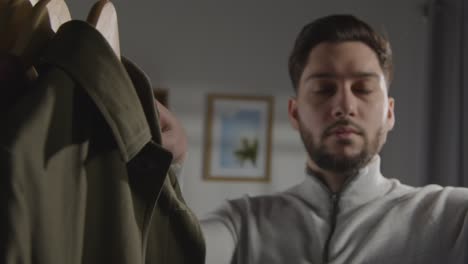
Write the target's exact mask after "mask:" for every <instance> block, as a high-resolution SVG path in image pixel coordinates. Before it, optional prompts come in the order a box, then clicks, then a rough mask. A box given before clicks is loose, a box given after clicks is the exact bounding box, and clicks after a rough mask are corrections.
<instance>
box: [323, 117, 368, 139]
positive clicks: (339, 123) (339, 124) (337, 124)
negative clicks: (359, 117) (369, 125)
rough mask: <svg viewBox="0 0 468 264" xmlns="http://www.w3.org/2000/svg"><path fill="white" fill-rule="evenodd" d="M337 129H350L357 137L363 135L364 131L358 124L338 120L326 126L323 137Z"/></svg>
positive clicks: (347, 120) (346, 120)
mask: <svg viewBox="0 0 468 264" xmlns="http://www.w3.org/2000/svg"><path fill="white" fill-rule="evenodd" d="M337 127H351V128H353V129H354V130H355V131H356V134H358V135H364V129H363V128H362V127H361V126H359V125H358V124H356V123H354V122H353V121H351V120H349V119H340V120H338V121H336V122H335V123H333V124H331V125H330V126H328V127H327V128H326V129H325V131H324V133H323V136H324V137H327V136H330V135H332V134H333V130H334V129H336V128H337Z"/></svg>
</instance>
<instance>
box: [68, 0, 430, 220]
mask: <svg viewBox="0 0 468 264" xmlns="http://www.w3.org/2000/svg"><path fill="white" fill-rule="evenodd" d="M422 1H423V0H411V1H410V0H393V1H386V0H379V1H376V0H348V1H339V0H328V1H318V0H315V1H313V0H307V1H306V0H298V1H271V0H255V1H252V0H236V1H219V0H218V1H215V0H209V1H208V0H207V1H194V0H191V1H188V0H187V1H177V0H171V1H128V0H127V1H114V4H115V5H116V8H117V11H118V14H119V23H120V37H121V47H122V54H123V55H125V56H127V57H129V58H131V59H132V60H134V61H135V62H136V63H137V64H139V65H140V66H141V67H142V68H143V69H144V70H145V71H146V73H147V74H148V75H149V76H150V77H151V79H152V81H153V84H154V86H158V87H165V88H168V89H169V91H170V95H169V97H170V98H169V101H170V108H171V109H172V111H173V112H174V113H175V114H176V115H177V116H178V117H179V118H180V120H181V121H182V123H183V124H184V125H185V127H186V130H187V133H188V136H189V143H190V146H189V148H190V150H189V156H188V159H187V162H186V164H185V168H184V173H183V176H184V177H185V178H184V182H183V185H184V192H185V198H186V200H187V202H188V203H189V205H190V206H191V208H192V209H193V210H194V211H195V212H196V213H197V214H198V215H202V214H204V213H206V212H208V211H210V210H212V209H213V208H215V207H216V206H218V205H219V204H220V203H221V202H222V200H224V199H226V198H234V197H238V196H241V195H243V194H245V193H249V194H259V193H268V192H272V191H277V190H281V189H284V188H287V187H289V186H291V185H294V184H296V183H298V182H300V181H301V179H302V178H303V171H304V161H305V154H304V151H303V149H302V145H301V142H300V140H299V136H298V135H297V134H296V133H295V132H294V131H293V130H292V129H291V128H290V127H289V124H288V121H287V115H286V109H287V108H286V107H287V104H286V103H287V98H288V97H289V96H290V95H292V88H291V85H290V83H289V79H288V75H287V56H288V54H289V51H290V49H291V46H292V44H293V41H294V38H295V37H296V34H297V33H298V32H299V30H300V29H301V27H302V26H303V25H304V24H305V23H307V22H309V21H310V20H311V19H314V18H317V17H319V16H323V15H326V14H331V13H353V14H356V15H357V16H359V17H361V18H363V19H364V20H367V21H368V22H370V23H371V24H373V25H374V26H375V27H376V28H377V29H379V30H381V31H385V32H386V33H387V35H388V36H389V38H390V40H391V42H392V44H393V50H394V54H395V55H394V60H395V64H396V73H395V80H394V83H393V86H392V88H391V94H392V95H393V96H394V97H395V98H396V119H397V124H396V128H395V129H394V131H393V132H392V133H391V135H390V138H389V142H388V144H387V146H386V147H385V148H384V152H383V154H382V156H383V172H384V175H386V176H388V177H396V178H400V179H401V180H402V181H404V182H406V183H410V184H416V185H419V184H421V183H423V175H422V174H423V173H424V162H423V160H421V159H420V158H419V157H420V156H421V155H420V153H423V152H424V150H425V149H424V146H423V145H422V142H423V139H424V135H425V134H424V131H425V124H426V123H425V120H426V116H425V114H424V113H425V109H426V108H427V104H426V99H425V93H424V87H425V78H426V75H427V70H426V66H425V65H426V62H427V59H426V55H427V47H428V45H427V39H428V37H427V33H428V23H427V22H426V21H425V19H424V17H423V9H422ZM68 2H69V3H68V5H69V7H70V10H71V12H72V16H73V17H75V18H81V19H82V18H84V17H85V16H86V13H87V12H88V10H89V8H90V7H91V5H92V4H93V3H94V1H89V0H86V1H84V0H80V1H68ZM208 92H226V93H245V94H262V95H274V96H275V112H274V115H275V119H274V128H273V129H274V130H273V153H272V159H273V162H272V173H273V174H272V180H271V182H270V183H266V184H265V183H232V182H227V183H223V182H207V181H204V180H202V161H203V159H202V156H203V151H204V148H203V140H204V137H203V133H204V122H205V120H204V113H205V96H206V93H208Z"/></svg>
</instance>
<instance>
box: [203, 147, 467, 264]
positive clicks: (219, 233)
mask: <svg viewBox="0 0 468 264" xmlns="http://www.w3.org/2000/svg"><path fill="white" fill-rule="evenodd" d="M467 212H468V189H465V188H453V187H445V188H443V187H441V186H437V185H429V186H426V187H422V188H414V187H410V186H407V185H403V184H401V183H400V182H399V181H397V180H394V179H387V178H384V177H383V176H382V175H381V173H380V158H379V157H378V156H376V157H375V158H374V159H373V160H372V161H371V163H370V164H369V165H368V166H367V167H366V168H364V169H362V170H361V171H360V173H359V174H358V175H357V176H356V177H355V178H353V179H351V180H350V181H349V182H348V183H347V184H346V186H345V187H344V189H343V191H342V192H340V193H336V194H332V193H330V191H329V190H328V189H327V187H326V186H325V185H324V184H323V183H322V182H321V181H320V180H319V179H317V178H316V177H314V176H313V175H307V177H306V179H305V181H304V182H302V183H301V184H299V185H297V186H295V187H293V188H291V189H289V190H287V191H285V192H281V193H277V194H273V195H266V196H258V197H248V196H247V197H244V198H241V199H236V200H232V201H228V202H227V203H225V204H224V205H223V206H221V207H220V208H218V209H217V210H216V211H214V212H213V213H212V214H210V215H208V216H207V217H206V218H205V219H203V220H202V229H203V232H204V235H205V239H206V243H207V264H212V263H213V264H214V263H216V264H221V263H242V264H249V263H262V264H266V263H268V264H275V263H294V264H305V263H314V264H316V263H333V264H345V263H346V264H350V263H359V264H363V263H379V264H386V263H388V264H395V263H399V264H402V263H408V264H410V263H411V264H417V263H424V264H428V263H447V264H448V263H450V264H455V263H468V260H467V256H466V255H467V254H466V252H468V243H467V238H468V217H467Z"/></svg>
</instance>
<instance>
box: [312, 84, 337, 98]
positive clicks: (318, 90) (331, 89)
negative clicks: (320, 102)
mask: <svg viewBox="0 0 468 264" xmlns="http://www.w3.org/2000/svg"><path fill="white" fill-rule="evenodd" d="M336 89H337V87H336V85H335V84H334V83H329V82H322V83H317V84H315V85H314V88H313V92H314V93H315V94H318V95H333V94H335V92H336Z"/></svg>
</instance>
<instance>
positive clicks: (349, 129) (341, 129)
mask: <svg viewBox="0 0 468 264" xmlns="http://www.w3.org/2000/svg"><path fill="white" fill-rule="evenodd" d="M331 134H357V131H356V130H355V129H354V128H352V127H337V128H335V129H333V130H332V131H331Z"/></svg>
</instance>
